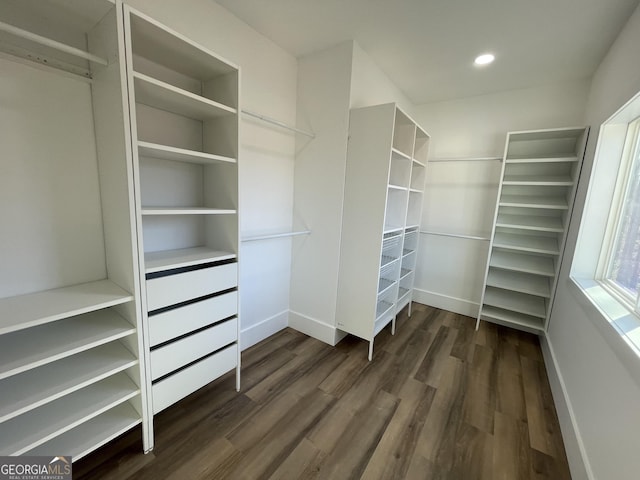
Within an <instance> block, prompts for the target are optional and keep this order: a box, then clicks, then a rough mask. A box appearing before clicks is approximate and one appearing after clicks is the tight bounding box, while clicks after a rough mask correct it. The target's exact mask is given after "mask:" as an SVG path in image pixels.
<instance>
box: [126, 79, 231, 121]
mask: <svg viewBox="0 0 640 480" xmlns="http://www.w3.org/2000/svg"><path fill="white" fill-rule="evenodd" d="M133 79H134V86H135V96H136V101H137V102H140V103H142V104H144V105H148V106H150V107H154V108H159V109H160V110H166V111H168V112H173V113H177V114H178V115H183V116H185V117H189V118H194V119H199V120H208V119H212V118H217V117H221V116H224V115H234V114H236V113H237V110H236V109H235V108H231V107H228V106H226V105H223V104H221V103H218V102H214V101H213V100H209V99H208V98H205V97H201V96H200V95H196V94H195V93H191V92H188V91H187V90H183V89H181V88H178V87H174V86H173V85H170V84H168V83H165V82H163V81H161V80H157V79H155V78H152V77H149V76H148V75H144V74H142V73H139V72H133Z"/></svg>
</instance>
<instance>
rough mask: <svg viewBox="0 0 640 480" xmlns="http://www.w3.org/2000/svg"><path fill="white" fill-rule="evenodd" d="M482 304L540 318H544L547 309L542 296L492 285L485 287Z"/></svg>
mask: <svg viewBox="0 0 640 480" xmlns="http://www.w3.org/2000/svg"><path fill="white" fill-rule="evenodd" d="M483 304H485V305H491V306H493V307H498V308H502V309H504V310H511V311H512V312H519V313H524V314H526V315H531V316H533V317H540V318H545V316H546V311H547V304H546V302H545V299H544V298H542V297H538V296H534V295H527V294H524V293H518V292H512V291H508V290H502V289H498V288H494V287H487V288H486V290H485V293H484V301H483Z"/></svg>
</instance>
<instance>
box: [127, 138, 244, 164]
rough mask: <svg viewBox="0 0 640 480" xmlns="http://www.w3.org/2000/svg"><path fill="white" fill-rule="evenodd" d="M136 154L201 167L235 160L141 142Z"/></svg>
mask: <svg viewBox="0 0 640 480" xmlns="http://www.w3.org/2000/svg"><path fill="white" fill-rule="evenodd" d="M138 154H139V155H140V156H141V157H152V158H160V159H162V160H173V161H174V162H186V163H199V164H203V165H215V164H219V163H236V159H235V158H231V157H225V156H222V155H214V154H212V153H205V152H198V151H195V150H186V149H184V148H177V147H170V146H168V145H160V144H157V143H150V142H141V141H138Z"/></svg>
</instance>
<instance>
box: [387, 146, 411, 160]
mask: <svg viewBox="0 0 640 480" xmlns="http://www.w3.org/2000/svg"><path fill="white" fill-rule="evenodd" d="M391 158H398V159H405V160H411V157H410V156H409V155H407V154H406V153H402V152H401V151H400V150H398V149H397V148H392V149H391Z"/></svg>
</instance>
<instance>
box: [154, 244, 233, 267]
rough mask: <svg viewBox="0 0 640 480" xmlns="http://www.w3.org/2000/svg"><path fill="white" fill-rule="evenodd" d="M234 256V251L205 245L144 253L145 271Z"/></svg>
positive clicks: (198, 263) (188, 265)
mask: <svg viewBox="0 0 640 480" xmlns="http://www.w3.org/2000/svg"><path fill="white" fill-rule="evenodd" d="M234 258H236V254H235V253H231V252H221V251H219V250H214V249H212V248H207V247H194V248H183V249H180V250H163V251H160V252H149V253H145V254H144V264H145V272H146V273H154V272H161V271H163V270H170V269H172V268H182V267H191V266H193V265H200V264H203V263H210V262H219V261H221V260H230V259H234Z"/></svg>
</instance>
